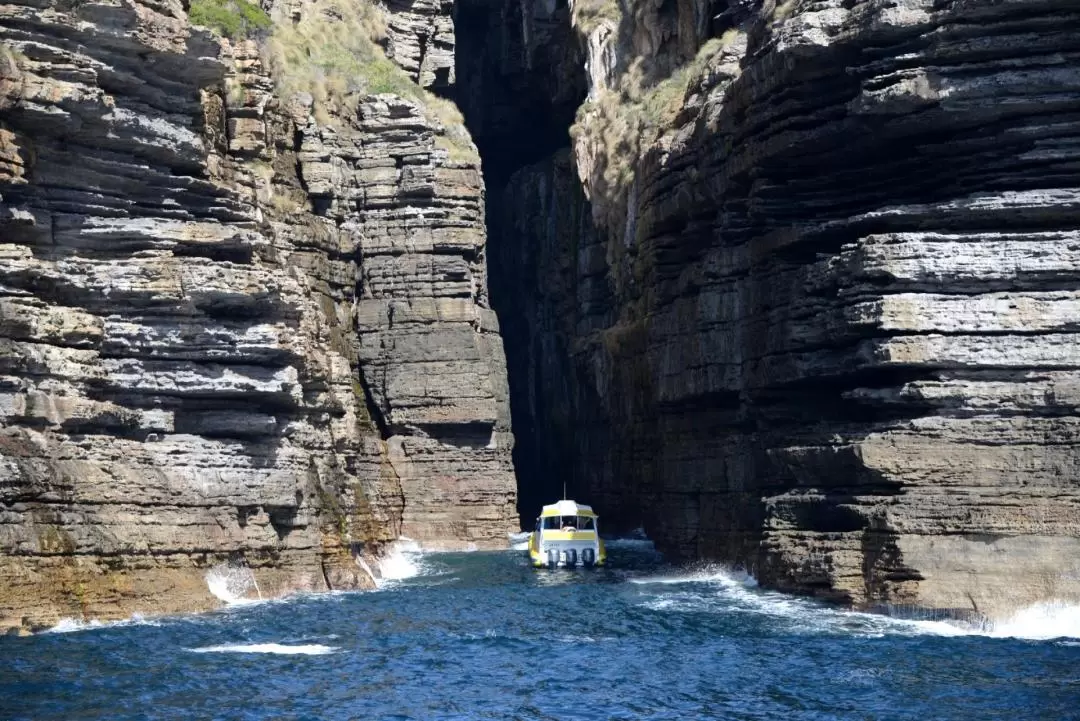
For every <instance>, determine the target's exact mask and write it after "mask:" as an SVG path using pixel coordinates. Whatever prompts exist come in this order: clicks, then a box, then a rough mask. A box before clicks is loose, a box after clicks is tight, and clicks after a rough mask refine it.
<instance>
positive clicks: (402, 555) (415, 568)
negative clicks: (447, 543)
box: [376, 538, 429, 587]
mask: <svg viewBox="0 0 1080 721" xmlns="http://www.w3.org/2000/svg"><path fill="white" fill-rule="evenodd" d="M378 566H379V578H378V580H377V581H376V585H377V586H379V587H384V586H386V585H387V584H393V583H398V582H401V581H405V580H408V579H410V578H415V577H417V576H421V575H424V574H426V573H427V572H428V571H429V569H428V568H427V567H426V566H425V565H424V562H423V553H422V552H421V550H420V544H418V543H416V541H413V540H412V539H410V538H399V539H398V540H396V541H394V542H393V543H391V544H389V546H388V547H387V549H386V550H385V551H384V552H383V554H382V555H381V556H380V557H379V559H378Z"/></svg>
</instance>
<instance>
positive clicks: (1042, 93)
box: [492, 0, 1080, 616]
mask: <svg viewBox="0 0 1080 721" xmlns="http://www.w3.org/2000/svg"><path fill="white" fill-rule="evenodd" d="M691 6H692V7H691ZM649 9H650V10H649V12H645V11H642V12H641V13H626V14H624V15H623V16H622V17H621V19H620V20H618V21H611V20H607V19H604V20H602V21H601V22H599V23H594V24H593V25H591V26H590V27H589V28H584V30H585V31H586V32H585V37H584V40H583V46H584V47H585V48H586V49H587V50H588V51H589V52H590V59H589V68H590V70H591V73H590V77H591V78H592V82H593V87H594V90H595V89H596V86H597V85H598V84H601V85H604V86H605V87H614V86H616V85H617V84H618V82H619V80H618V78H617V77H616V76H617V75H618V74H619V73H624V72H628V71H629V69H630V68H632V67H634V61H635V59H636V57H635V53H640V52H644V51H643V48H651V50H650V52H652V53H653V54H654V55H656V56H663V55H665V54H667V55H668V56H669V63H668V64H669V65H676V66H677V65H678V63H679V62H680V60H679V59H680V58H682V59H683V60H684V61H685V60H686V59H688V58H691V57H693V55H694V49H695V48H696V47H699V46H701V45H702V44H703V43H704V41H705V40H706V39H707V38H708V37H710V36H713V37H715V38H717V40H716V42H715V43H714V46H713V48H712V51H711V52H710V54H709V55H708V56H707V57H705V58H703V59H702V60H703V62H701V63H700V65H698V66H696V69H695V71H694V75H693V77H691V78H690V79H689V81H688V84H687V86H686V87H687V90H686V93H685V95H684V96H683V97H682V102H681V106H682V107H681V109H679V110H678V112H677V113H676V114H675V115H674V119H673V121H672V122H671V124H670V126H668V127H666V128H663V129H662V132H661V133H660V135H659V137H658V139H657V141H656V142H655V143H654V144H652V145H651V146H650V147H647V148H643V149H642V154H641V157H640V158H631V159H630V162H631V168H630V171H631V172H630V173H629V174H628V175H626V174H624V175H622V176H613V175H611V174H608V175H606V176H605V175H604V171H605V170H606V168H605V167H604V164H605V163H607V162H608V160H609V158H610V157H615V156H611V155H609V156H608V157H607V158H602V157H601V154H602V153H603V152H604V149H603V143H604V138H603V137H601V136H600V135H599V134H597V133H593V132H591V131H590V128H589V127H588V120H587V119H586V122H585V123H584V127H583V128H581V129H580V130H579V131H578V135H576V142H575V155H576V157H575V166H576V169H577V172H578V173H579V174H580V175H581V176H582V177H583V179H584V181H585V190H586V192H587V193H588V195H589V198H590V200H591V202H592V208H593V215H594V217H595V218H596V219H597V221H598V222H599V223H600V225H601V228H600V232H601V235H602V236H603V238H604V241H603V244H602V251H599V250H598V249H597V246H596V243H595V242H594V239H593V231H592V230H591V229H590V228H589V227H588V224H580V225H578V226H576V228H577V231H579V232H575V230H574V228H564V227H560V228H559V229H558V230H554V229H553V226H552V222H553V221H552V220H551V215H552V209H553V208H559V207H561V208H567V207H574V206H575V204H576V203H578V202H580V201H579V200H575V199H574V197H573V195H574V192H573V189H572V188H568V186H566V184H565V180H564V179H565V169H560V167H559V166H558V164H557V163H556V164H551V163H548V164H541V165H538V166H534V167H531V168H528V169H525V170H523V171H521V172H520V173H519V174H518V175H517V176H515V179H514V181H513V183H512V187H511V189H510V191H509V192H508V194H507V196H506V197H507V202H508V203H512V204H513V209H512V210H508V213H510V214H511V215H516V216H517V217H519V218H528V219H530V220H524V221H522V222H520V223H519V225H518V226H517V228H518V229H519V230H520V231H522V232H523V233H524V235H523V236H515V235H514V234H513V233H511V234H508V235H506V236H505V237H499V238H493V241H492V244H493V251H492V252H493V257H503V255H504V253H509V257H511V258H516V260H512V261H511V262H516V263H517V264H518V266H517V267H518V268H519V271H518V272H519V273H520V274H521V277H524V278H526V279H528V282H530V283H531V284H532V285H534V286H539V287H551V288H577V291H575V294H574V296H573V300H572V301H569V302H568V300H567V295H566V293H563V292H559V293H557V294H553V295H551V296H546V295H543V294H541V295H539V296H538V298H539V299H540V302H541V304H542V307H540V308H525V309H522V311H521V312H522V313H523V314H528V315H530V316H531V318H532V320H530V321H528V323H527V327H528V329H529V330H528V333H529V336H528V338H527V342H528V343H529V345H530V347H531V348H541V349H549V348H559V349H566V352H567V353H568V354H569V359H568V360H563V361H557V360H552V361H548V360H545V359H547V358H549V357H552V358H553V357H557V356H558V355H559V354H560V353H561V352H562V351H561V350H560V351H557V352H555V353H554V354H550V353H549V352H548V351H546V350H544V351H541V352H540V353H538V354H535V355H533V359H534V365H535V364H536V363H539V364H540V366H541V367H543V368H546V369H547V376H548V378H547V379H546V380H545V381H544V382H543V384H542V385H543V386H544V387H546V388H554V389H558V390H559V391H560V398H559V399H558V400H555V401H551V402H550V405H554V406H556V410H555V411H553V413H555V414H556V415H557V416H558V417H559V418H561V419H564V420H561V421H559V426H558V428H553V425H552V424H551V423H546V422H537V423H536V424H535V428H536V429H537V431H536V432H537V433H538V434H540V435H543V434H545V433H546V434H549V435H548V436H547V437H546V438H541V439H539V440H537V441H535V444H536V445H537V446H539V447H545V446H550V444H551V443H553V442H554V441H555V440H556V439H557V440H558V442H560V443H562V442H566V443H569V444H570V448H572V449H573V450H572V451H568V452H570V453H572V454H573V458H572V460H570V461H568V465H570V466H572V468H573V470H572V473H573V475H574V479H575V482H576V483H577V484H578V485H579V487H580V488H582V489H584V490H583V494H584V493H587V494H588V495H589V500H591V501H593V502H594V503H595V504H596V505H597V506H598V507H599V508H600V509H601V512H604V511H607V512H608V520H609V521H612V522H615V523H616V524H617V525H623V526H627V527H632V526H635V525H637V524H638V523H642V524H644V525H645V528H646V529H647V530H648V531H649V533H650V535H651V536H652V537H654V538H655V539H656V540H657V541H658V543H659V544H660V545H661V546H662V547H663V548H664V549H665V550H667V551H668V552H670V553H672V554H674V555H676V556H681V557H705V558H713V559H721V560H726V561H729V562H734V563H738V564H742V565H744V566H746V567H748V568H750V569H751V570H752V571H753V572H755V573H756V574H757V575H758V577H759V579H760V580H761V581H762V582H763V583H766V584H769V585H771V586H774V587H778V588H782V589H787V590H792V591H798V592H803V593H810V594H814V595H818V596H821V597H824V598H829V599H832V600H836V601H839V602H842V603H850V604H855V605H858V606H863V607H874V606H882V605H884V606H893V607H896V606H919V607H932V608H937V609H948V610H950V611H953V612H957V613H974V614H984V615H990V616H995V615H1002V614H1005V613H1008V612H1009V611H1011V610H1012V609H1015V608H1016V607H1018V606H1022V605H1026V604H1029V603H1032V602H1035V601H1040V600H1047V599H1062V600H1072V601H1075V600H1077V599H1078V598H1080V565H1078V561H1077V559H1078V558H1080V554H1078V551H1080V481H1078V480H1077V478H1078V476H1077V465H1078V459H1080V448H1078V443H1080V435H1078V433H1077V428H1078V427H1080V426H1078V414H1077V404H1076V398H1075V397H1074V396H1075V389H1076V388H1077V387H1078V380H1080V375H1078V370H1080V366H1078V365H1077V358H1076V357H1075V353H1074V352H1073V350H1072V349H1073V348H1074V347H1075V345H1076V336H1075V334H1074V331H1075V323H1074V322H1073V320H1072V318H1073V309H1074V307H1075V305H1076V288H1077V287H1080V276H1078V270H1077V269H1078V268H1080V265H1078V263H1077V258H1076V257H1075V253H1074V250H1073V246H1074V245H1075V244H1076V242H1077V241H1078V240H1080V235H1078V230H1077V229H1078V228H1080V203H1078V202H1077V201H1078V198H1080V195H1078V191H1077V187H1080V163H1078V160H1080V158H1078V155H1077V141H1078V139H1080V138H1078V134H1077V133H1078V130H1077V129H1078V128H1080V124H1078V123H1077V122H1076V121H1077V118H1078V115H1077V113H1078V112H1080V15H1078V13H1077V9H1076V8H1075V7H1074V6H1073V5H1072V4H1071V3H1063V2H1052V1H1046V2H1042V1H1040V2H1010V1H1005V2H981V1H975V0H971V1H968V2H929V1H923V0H904V1H903V2H899V3H898V2H891V1H890V2H876V1H874V0H871V1H869V2H861V3H854V4H853V3H842V2H831V1H828V0H826V1H824V2H821V1H816V2H803V1H802V0H794V2H789V3H784V4H783V5H782V6H780V7H775V6H773V5H772V4H771V3H770V4H767V5H764V6H762V5H760V4H758V5H754V6H751V5H750V4H747V3H739V4H736V3H731V4H730V7H727V8H726V9H725V8H721V7H712V8H711V9H710V8H706V7H705V6H704V5H702V6H700V7H699V6H697V5H694V4H692V3H674V2H671V3H662V4H660V6H659V7H654V6H652V5H650V6H649ZM650 12H651V13H653V14H650ZM710 16H711V17H713V18H714V19H715V18H722V17H727V18H729V19H731V21H732V22H731V23H729V24H728V25H726V26H725V25H724V24H723V23H720V24H717V23H716V22H713V23H712V24H710V23H708V22H706V23H702V22H700V21H701V18H703V17H705V18H708V17H710ZM648 17H654V18H655V17H659V18H661V21H658V22H655V23H653V24H651V25H648V26H646V25H642V24H638V23H640V22H641V19H642V18H648ZM652 62H653V67H654V68H655V67H662V66H663V63H662V62H657V61H656V58H655V57H654V58H652ZM647 101H648V98H646V102H644V107H645V108H646V109H648V107H649V105H648V102H647ZM579 117H580V116H579ZM612 177H616V180H617V181H619V182H622V183H623V184H622V185H621V186H619V187H615V186H613V185H612V184H611V182H610V179H611V178H612ZM560 179H563V180H560ZM544 219H547V223H548V225H546V226H544V225H540V222H541V221H543V220H544ZM532 221H535V222H536V224H535V225H534V224H533V222H532ZM538 228H539V229H538ZM526 229H528V231H529V232H527V233H526V232H525V230H526ZM562 233H568V235H567V236H562V235H560V234H562ZM537 236H539V238H538V240H537V241H536V242H539V243H540V244H541V245H540V246H539V247H540V248H541V250H539V251H537V250H535V249H533V247H532V243H533V242H534V241H533V239H534V238H537ZM520 237H524V238H526V239H528V243H526V244H525V245H522V246H515V247H516V248H517V250H513V249H511V250H509V251H504V248H503V245H504V244H505V245H507V246H513V245H514V243H516V242H517V240H518V239H519V238H520ZM549 249H550V250H551V252H552V254H551V255H549V256H548V259H547V260H543V259H542V260H541V262H539V263H536V262H535V258H536V255H537V253H540V254H541V256H543V254H544V253H546V252H547V251H548V250H549ZM530 263H532V265H529V264H530ZM533 268H537V269H538V270H537V271H536V273H537V274H536V275H534V273H533V270H532V269H533ZM588 288H592V289H594V290H583V289H588ZM597 288H599V289H601V290H595V289H597ZM605 294H606V297H607V300H604V298H605ZM516 321H517V319H516V318H513V317H505V318H504V325H506V326H510V325H512V324H514V323H515V322H516ZM597 324H599V326H598V325H597ZM516 354H517V350H516V349H515V348H513V347H511V349H510V357H511V359H514V358H515V357H516ZM511 371H512V373H517V372H521V371H520V370H519V369H518V368H517V367H516V366H514V365H513V364H512V366H511ZM529 372H530V373H532V372H533V370H532V368H531V367H530V370H529ZM514 400H515V403H517V402H518V400H519V399H518V396H517V395H515V398H514ZM520 425H521V426H522V427H525V424H524V423H523V424H520ZM559 433H561V434H562V435H556V434H559ZM530 442H532V441H530Z"/></svg>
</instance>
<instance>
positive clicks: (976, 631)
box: [630, 566, 1080, 640]
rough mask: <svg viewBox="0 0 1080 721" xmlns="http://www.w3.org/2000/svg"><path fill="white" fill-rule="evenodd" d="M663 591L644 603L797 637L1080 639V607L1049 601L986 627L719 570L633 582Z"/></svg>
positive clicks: (712, 568)
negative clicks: (767, 584)
mask: <svg viewBox="0 0 1080 721" xmlns="http://www.w3.org/2000/svg"><path fill="white" fill-rule="evenodd" d="M630 583H632V584H635V585H638V586H644V587H646V588H648V587H650V586H655V587H657V589H658V590H657V591H656V592H654V593H652V594H651V598H646V599H644V600H643V601H642V603H641V605H642V606H644V607H646V608H649V609H651V610H655V611H673V612H706V613H708V612H717V613H719V612H723V613H746V614H752V615H757V616H765V617H769V618H772V619H775V620H778V621H781V622H783V623H784V624H785V626H786V628H787V630H788V631H792V632H796V633H844V634H850V635H855V636H864V637H880V636H885V635H934V636H989V637H993V638H1017V639H1029V640H1049V639H1057V638H1080V606H1077V605H1074V604H1067V603H1062V602H1045V603H1039V604H1035V605H1033V606H1030V607H1027V608H1024V609H1021V610H1020V611H1018V612H1017V613H1015V614H1014V615H1013V616H1011V617H1010V618H1008V619H1005V620H1003V621H998V622H989V621H988V622H984V623H982V624H977V623H972V622H966V621H961V620H925V619H907V618H898V617H894V616H887V615H883V614H877V613H865V612H861V611H849V610H844V609H840V608H833V607H830V606H826V605H823V604H822V603H820V602H817V601H814V600H812V599H807V598H800V597H797V596H789V595H786V594H782V593H779V592H775V591H765V590H761V589H759V588H758V587H757V585H758V584H757V581H756V580H755V579H754V577H753V576H751V575H749V574H747V573H744V572H741V571H733V570H730V569H726V568H722V567H718V566H703V567H698V568H696V569H692V570H689V571H687V572H683V573H673V574H666V575H659V576H647V577H643V578H633V579H630Z"/></svg>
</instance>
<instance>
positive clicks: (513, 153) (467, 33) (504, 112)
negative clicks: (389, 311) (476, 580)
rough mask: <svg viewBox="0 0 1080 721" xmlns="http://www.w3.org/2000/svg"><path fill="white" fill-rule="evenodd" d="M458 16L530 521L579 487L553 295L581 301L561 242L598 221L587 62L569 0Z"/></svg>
mask: <svg viewBox="0 0 1080 721" xmlns="http://www.w3.org/2000/svg"><path fill="white" fill-rule="evenodd" d="M454 20H455V23H454V24H455V29H456V35H457V46H456V75H457V84H456V86H455V88H454V90H453V95H454V99H455V100H456V101H457V103H458V105H459V106H460V107H461V109H462V111H463V113H464V116H465V122H466V126H467V127H468V129H469V132H470V133H471V134H472V136H473V139H474V141H475V142H476V145H477V147H478V149H479V151H480V157H481V160H482V165H483V174H484V182H485V186H486V189H487V211H486V212H487V218H486V219H487V233H488V246H487V248H488V270H489V284H490V291H491V303H492V306H493V307H494V309H495V311H496V312H497V314H498V316H499V321H500V329H501V332H502V337H503V343H504V346H505V350H506V357H507V369H508V375H509V385H510V399H511V403H510V407H511V416H512V425H513V428H514V435H515V448H514V467H515V471H516V474H517V478H518V511H519V513H520V514H521V519H522V524H523V527H525V528H528V527H531V525H532V520H533V518H535V515H536V513H538V512H539V509H540V506H541V505H542V504H544V503H549V502H551V500H552V499H555V498H558V497H561V494H562V493H563V483H564V482H565V484H566V492H567V494H569V495H571V496H572V495H574V494H575V493H576V492H579V491H581V485H580V484H579V482H578V479H577V478H576V477H575V469H576V468H577V467H578V466H577V464H576V463H574V462H573V460H572V457H571V452H572V451H571V449H572V448H573V447H574V446H573V444H572V443H569V442H567V440H568V439H567V438H566V434H568V433H572V432H573V429H572V428H571V427H570V426H569V423H568V421H569V419H570V418H571V417H572V414H571V413H570V412H569V409H568V406H567V404H568V403H569V402H570V400H571V399H570V397H569V396H570V391H569V388H568V387H567V385H566V377H567V374H566V372H565V369H564V367H563V365H564V364H565V363H566V362H567V361H566V359H567V358H569V356H570V354H569V353H568V352H567V349H566V348H565V347H561V346H563V345H564V344H565V342H566V339H565V338H560V337H558V336H557V335H554V334H553V333H552V332H551V331H552V330H553V324H552V323H551V321H552V319H551V318H550V317H548V316H549V315H550V310H549V309H550V308H551V307H552V303H551V302H549V301H550V300H551V299H552V298H555V299H558V300H560V301H565V302H571V303H572V302H574V289H573V288H572V287H552V286H551V285H550V282H551V281H552V279H557V278H563V277H565V278H566V279H567V281H568V282H569V281H571V280H572V274H571V273H570V272H569V271H571V270H572V268H570V267H564V268H562V270H563V271H566V272H564V273H562V274H560V273H558V272H555V273H552V272H551V271H552V270H553V269H552V268H551V267H550V266H551V265H552V264H560V263H561V264H563V265H565V264H566V263H567V260H566V259H567V258H569V257H570V256H569V254H566V253H559V246H560V245H561V244H567V243H570V242H572V239H573V237H574V236H576V234H577V231H579V230H580V229H581V227H582V224H584V225H589V220H588V217H589V212H588V207H587V203H586V201H585V200H584V197H583V195H582V193H581V189H580V186H579V184H578V181H577V178H576V175H575V173H574V171H573V168H572V167H571V164H570V160H569V159H570V153H569V149H570V136H569V128H570V125H571V123H573V121H574V114H575V111H576V110H577V108H578V106H579V105H580V104H581V103H582V101H583V100H584V99H585V95H586V92H587V81H586V76H585V62H584V59H583V57H582V53H581V50H580V47H579V43H578V40H577V38H576V37H575V36H574V33H573V30H572V29H571V26H570V8H569V6H568V5H567V3H566V1H565V0H557V1H556V2H554V3H550V2H547V3H542V2H534V1H533V0H516V1H514V2H507V0H460V1H459V2H457V3H456V4H455V19H454ZM556 185H558V186H559V187H555V186H556ZM563 196H566V197H573V198H574V199H575V200H576V202H575V203H574V206H575V207H573V208H566V209H565V210H567V211H569V215H563V217H554V216H553V213H554V212H555V209H554V208H552V207H550V203H551V202H552V201H553V200H554V199H555V198H558V197H563ZM530 211H535V214H532V213H531V212H530ZM566 222H569V223H570V224H571V225H570V226H569V227H566V228H564V227H562V226H561V225H560V224H561V223H566Z"/></svg>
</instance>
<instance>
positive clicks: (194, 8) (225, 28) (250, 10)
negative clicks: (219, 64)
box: [188, 0, 272, 40]
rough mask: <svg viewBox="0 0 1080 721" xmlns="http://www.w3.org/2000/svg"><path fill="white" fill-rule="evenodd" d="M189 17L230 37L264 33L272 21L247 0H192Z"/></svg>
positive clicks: (241, 37)
mask: <svg viewBox="0 0 1080 721" xmlns="http://www.w3.org/2000/svg"><path fill="white" fill-rule="evenodd" d="M188 19H189V20H190V21H191V23H192V24H193V25H202V26H203V27H208V28H210V29H211V30H213V31H215V32H216V33H218V34H219V35H223V36H225V37H227V38H229V39H231V40H241V39H244V38H250V37H255V36H258V35H261V34H264V33H266V32H267V31H268V30H269V29H270V26H271V25H272V23H271V21H270V16H269V15H267V14H266V13H265V12H264V11H263V9H262V8H260V7H259V6H258V5H255V4H253V3H250V2H248V0H192V2H191V9H190V10H188Z"/></svg>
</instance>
